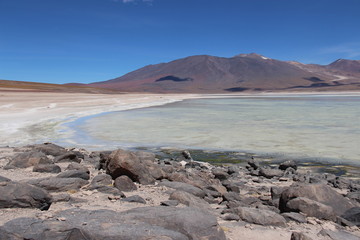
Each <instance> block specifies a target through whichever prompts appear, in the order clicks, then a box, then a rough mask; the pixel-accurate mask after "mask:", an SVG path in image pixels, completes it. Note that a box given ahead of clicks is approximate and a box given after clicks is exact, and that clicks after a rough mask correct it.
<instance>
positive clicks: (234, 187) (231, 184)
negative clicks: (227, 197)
mask: <svg viewBox="0 0 360 240" xmlns="http://www.w3.org/2000/svg"><path fill="white" fill-rule="evenodd" d="M222 184H223V186H224V187H226V190H228V191H229V192H236V193H240V186H239V185H238V184H236V183H234V182H227V183H224V182H222Z"/></svg>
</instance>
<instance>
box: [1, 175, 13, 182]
mask: <svg viewBox="0 0 360 240" xmlns="http://www.w3.org/2000/svg"><path fill="white" fill-rule="evenodd" d="M10 181H11V180H10V179H8V178H6V177H3V176H0V182H10Z"/></svg>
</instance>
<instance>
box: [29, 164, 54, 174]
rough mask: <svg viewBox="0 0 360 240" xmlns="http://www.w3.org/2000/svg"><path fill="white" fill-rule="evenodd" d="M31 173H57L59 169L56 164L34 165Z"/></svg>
mask: <svg viewBox="0 0 360 240" xmlns="http://www.w3.org/2000/svg"><path fill="white" fill-rule="evenodd" d="M33 172H46V173H59V172H61V168H60V167H59V166H58V165H56V164H36V165H35V166H34V167H33Z"/></svg>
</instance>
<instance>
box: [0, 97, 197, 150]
mask: <svg viewBox="0 0 360 240" xmlns="http://www.w3.org/2000/svg"><path fill="white" fill-rule="evenodd" d="M196 97H199V95H195V94H84V93H50V92H11V91H0V134H1V135H2V136H6V137H4V138H2V140H0V145H3V146H4V145H19V144H27V143H30V142H33V141H36V140H37V139H36V138H39V136H37V135H33V134H32V133H31V132H29V128H30V127H31V126H32V127H33V128H34V127H36V124H40V123H41V124H42V128H44V126H45V128H46V126H48V127H49V128H55V127H56V126H58V125H59V124H61V123H64V122H66V121H72V120H74V119H77V118H79V117H84V116H88V115H93V114H99V113H103V112H110V111H120V110H126V109H134V108H141V107H148V106H156V105H162V104H166V103H170V102H176V101H181V100H183V99H189V98H196ZM43 130H44V129H43Z"/></svg>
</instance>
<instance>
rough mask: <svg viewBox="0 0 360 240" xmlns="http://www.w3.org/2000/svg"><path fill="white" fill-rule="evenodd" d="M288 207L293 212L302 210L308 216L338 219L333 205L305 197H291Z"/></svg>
mask: <svg viewBox="0 0 360 240" xmlns="http://www.w3.org/2000/svg"><path fill="white" fill-rule="evenodd" d="M286 207H287V208H288V209H290V211H292V212H302V213H304V214H306V216H308V217H316V218H318V219H326V220H333V221H334V220H335V219H336V218H335V213H334V211H333V208H332V207H330V206H327V205H325V204H322V203H319V202H316V201H314V200H311V199H308V198H305V197H298V198H294V199H291V200H290V201H288V202H287V204H286Z"/></svg>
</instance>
